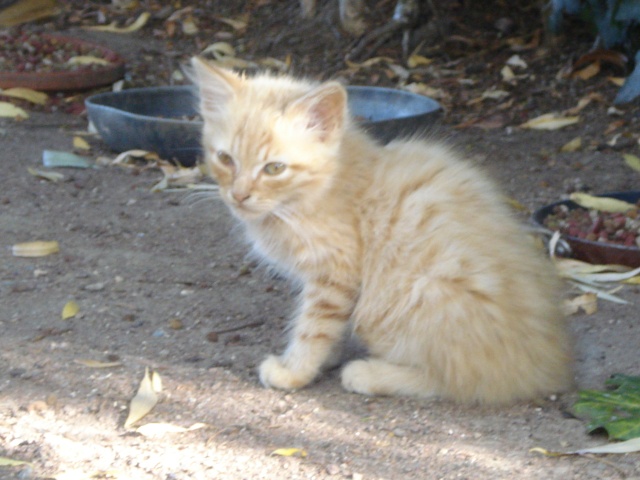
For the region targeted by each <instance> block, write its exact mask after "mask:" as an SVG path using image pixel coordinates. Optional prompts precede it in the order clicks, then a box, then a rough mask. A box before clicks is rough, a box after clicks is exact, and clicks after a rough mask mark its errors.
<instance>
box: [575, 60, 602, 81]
mask: <svg viewBox="0 0 640 480" xmlns="http://www.w3.org/2000/svg"><path fill="white" fill-rule="evenodd" d="M598 73H600V62H593V63H591V64H589V65H587V66H586V67H584V68H583V69H582V70H578V71H577V72H574V73H573V74H572V75H571V76H572V77H574V78H575V77H578V78H580V79H581V80H589V79H590V78H592V77H595V76H596V75H597V74H598Z"/></svg>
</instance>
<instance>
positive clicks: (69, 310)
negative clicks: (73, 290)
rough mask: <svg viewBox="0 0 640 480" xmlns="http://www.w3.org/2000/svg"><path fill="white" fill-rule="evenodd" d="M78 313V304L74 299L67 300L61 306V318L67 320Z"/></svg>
mask: <svg viewBox="0 0 640 480" xmlns="http://www.w3.org/2000/svg"><path fill="white" fill-rule="evenodd" d="M78 313H80V305H78V303H77V302H75V301H74V300H70V301H68V302H67V303H66V304H65V306H64V307H63V308H62V320H68V319H70V318H73V317H75V316H76V315H77V314H78Z"/></svg>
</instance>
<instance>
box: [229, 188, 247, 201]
mask: <svg viewBox="0 0 640 480" xmlns="http://www.w3.org/2000/svg"><path fill="white" fill-rule="evenodd" d="M231 196H232V197H233V198H234V200H235V201H236V202H238V203H242V202H244V201H245V200H247V199H248V198H249V197H250V196H251V193H249V192H247V191H243V190H233V191H232V192H231Z"/></svg>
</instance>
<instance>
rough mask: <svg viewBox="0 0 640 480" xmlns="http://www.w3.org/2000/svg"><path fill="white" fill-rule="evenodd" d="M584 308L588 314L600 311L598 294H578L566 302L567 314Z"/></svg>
mask: <svg viewBox="0 0 640 480" xmlns="http://www.w3.org/2000/svg"><path fill="white" fill-rule="evenodd" d="M580 310H582V311H583V312H584V313H586V314H587V315H592V314H594V313H596V312H597V311H598V296H597V295H596V294H595V293H593V292H589V293H585V294H582V295H578V296H577V297H574V298H572V299H570V300H565V302H564V313H565V315H573V314H574V313H578V312H579V311H580Z"/></svg>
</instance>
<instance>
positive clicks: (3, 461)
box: [0, 457, 31, 467]
mask: <svg viewBox="0 0 640 480" xmlns="http://www.w3.org/2000/svg"><path fill="white" fill-rule="evenodd" d="M18 465H31V463H29V462H25V461H24V460H14V459H12V458H7V457H0V467H16V466H18Z"/></svg>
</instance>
